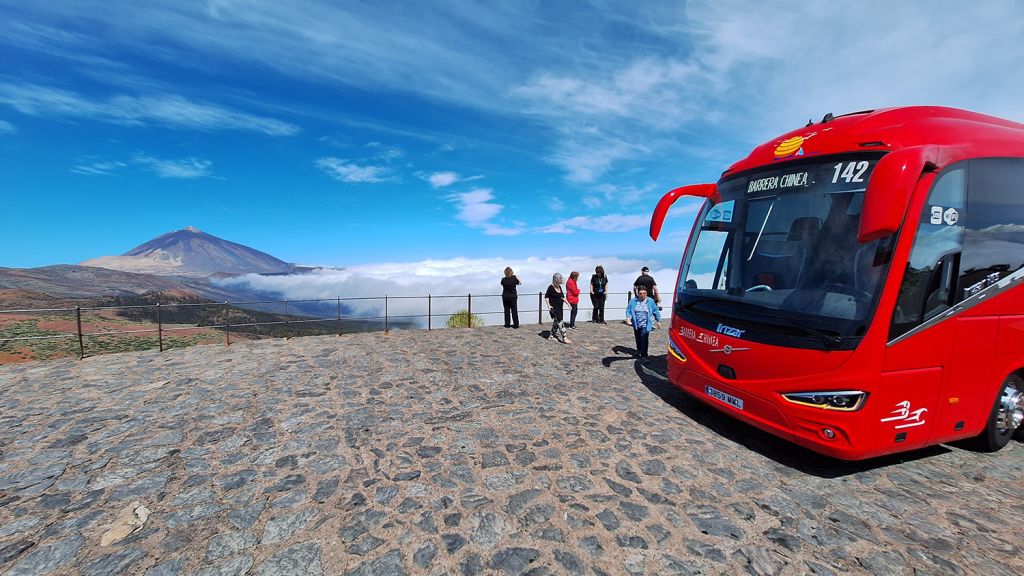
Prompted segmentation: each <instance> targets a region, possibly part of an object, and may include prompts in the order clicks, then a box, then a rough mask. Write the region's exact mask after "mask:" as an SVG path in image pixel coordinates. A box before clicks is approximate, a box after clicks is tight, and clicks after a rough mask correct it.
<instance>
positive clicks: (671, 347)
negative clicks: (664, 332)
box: [668, 338, 686, 362]
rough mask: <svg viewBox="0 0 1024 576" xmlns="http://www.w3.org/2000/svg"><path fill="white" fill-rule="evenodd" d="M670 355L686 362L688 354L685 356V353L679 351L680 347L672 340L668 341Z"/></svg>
mask: <svg viewBox="0 0 1024 576" xmlns="http://www.w3.org/2000/svg"><path fill="white" fill-rule="evenodd" d="M668 353H669V354H671V355H673V356H675V358H676V360H679V361H680V362H686V354H683V351H682V350H680V349H679V346H676V343H675V342H673V341H672V339H671V338H669V340H668Z"/></svg>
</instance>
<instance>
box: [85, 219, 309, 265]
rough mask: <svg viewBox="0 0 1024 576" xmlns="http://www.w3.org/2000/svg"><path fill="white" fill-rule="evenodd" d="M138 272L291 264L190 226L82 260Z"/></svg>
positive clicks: (88, 263)
mask: <svg viewBox="0 0 1024 576" xmlns="http://www.w3.org/2000/svg"><path fill="white" fill-rule="evenodd" d="M81 265H82V266H95V267H99V268H108V269H111V270H120V271H123V272H136V273H141V274H157V275H162V276H163V275H173V276H193V277H195V276H209V275H211V274H217V273H226V274H246V273H250V272H253V273H257V274H287V273H290V272H294V271H295V267H294V266H292V265H291V264H289V263H287V262H284V261H282V260H278V259H277V258H274V257H273V256H271V255H270V254H266V253H264V252H260V251H259V250H253V249H252V248H249V247H248V246H243V245H241V244H236V243H234V242H229V241H227V240H223V239H221V238H217V237H216V236H212V235H210V234H207V233H206V232H203V231H201V230H197V229H196V228H193V227H191V226H189V227H188V228H185V229H184V230H177V231H174V232H169V233H167V234H164V235H163V236H159V237H157V238H154V239H153V240H150V241H149V242H146V243H145V244H142V245H140V246H137V247H135V248H133V249H131V250H129V251H128V252H125V253H124V254H123V255H121V256H101V257H99V258H93V259H91V260H86V261H85V262H82V263H81Z"/></svg>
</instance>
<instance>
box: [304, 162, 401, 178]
mask: <svg viewBox="0 0 1024 576" xmlns="http://www.w3.org/2000/svg"><path fill="white" fill-rule="evenodd" d="M315 164H316V167H317V168H319V169H320V170H321V171H322V172H323V173H324V174H326V175H327V176H330V177H331V178H333V179H335V180H337V181H338V182H345V183H346V184H380V183H382V182H394V181H395V180H397V177H396V176H395V175H394V174H393V173H392V172H391V170H390V169H389V168H388V167H387V166H374V165H370V164H359V163H357V162H353V161H351V160H347V159H345V158H334V157H331V156H327V157H324V158H319V159H317V161H316V162H315Z"/></svg>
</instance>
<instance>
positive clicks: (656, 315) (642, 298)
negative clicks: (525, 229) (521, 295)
mask: <svg viewBox="0 0 1024 576" xmlns="http://www.w3.org/2000/svg"><path fill="white" fill-rule="evenodd" d="M579 277H580V273H579V272H577V271H575V270H573V271H572V272H571V273H570V274H569V279H568V280H567V281H565V286H564V287H563V286H562V282H563V280H565V279H564V277H563V276H562V275H561V274H560V273H558V272H556V273H555V274H554V275H552V277H551V284H550V285H548V289H547V292H545V294H544V297H545V299H546V300H547V304H548V314H549V315H550V316H551V332H550V334H549V335H548V339H549V340H558V341H559V342H562V343H563V344H571V343H572V340H570V339H569V337H568V335H567V332H566V331H567V330H573V331H575V330H576V316H577V314H578V312H579V303H580V294H581V293H582V290H581V289H580V287H579V283H578V280H579ZM520 284H522V281H520V280H519V277H518V276H516V275H515V272H513V271H512V268H510V267H508V268H505V276H504V277H503V278H502V279H501V303H502V306H503V308H504V309H505V328H519V308H518V293H517V290H516V287H517V286H519V285H520ZM607 299H608V276H607V275H606V274H605V272H604V267H603V266H597V267H596V268H594V274H592V275H591V276H590V303H591V305H592V306H593V313H592V316H591V321H592V322H594V323H595V324H607V322H606V321H605V317H604V306H605V302H606V301H607ZM566 304H568V306H569V322H568V323H566V322H565V320H564V318H565V305H566ZM660 322H661V295H660V294H658V283H657V282H655V281H654V278H653V277H652V276H651V275H650V269H649V268H648V267H647V266H644V267H643V268H641V269H640V276H639V277H637V279H636V281H634V282H633V293H632V297H631V298H630V300H629V305H628V306H627V307H626V324H628V325H630V326H632V327H633V335H634V337H635V338H636V350H637V355H638V356H640V357H641V358H645V357H647V350H648V342H649V341H650V334H651V330H653V329H655V328H659V327H660Z"/></svg>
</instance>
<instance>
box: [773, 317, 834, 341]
mask: <svg viewBox="0 0 1024 576" xmlns="http://www.w3.org/2000/svg"><path fill="white" fill-rule="evenodd" d="M767 316H768V317H770V318H774V319H777V320H782V321H784V322H786V323H787V324H789V325H790V326H793V327H794V328H799V329H801V330H803V331H804V332H806V333H807V334H810V335H811V336H814V337H816V338H817V339H819V340H821V342H822V343H823V344H824V345H825V346H828V347H829V348H839V347H840V346H842V345H843V337H842V336H836V335H835V334H829V333H828V332H824V331H822V330H818V329H817V328H815V327H813V326H808V325H807V324H804V323H803V322H800V321H799V320H793V319H792V318H790V317H788V316H783V315H781V314H768V315H767Z"/></svg>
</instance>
